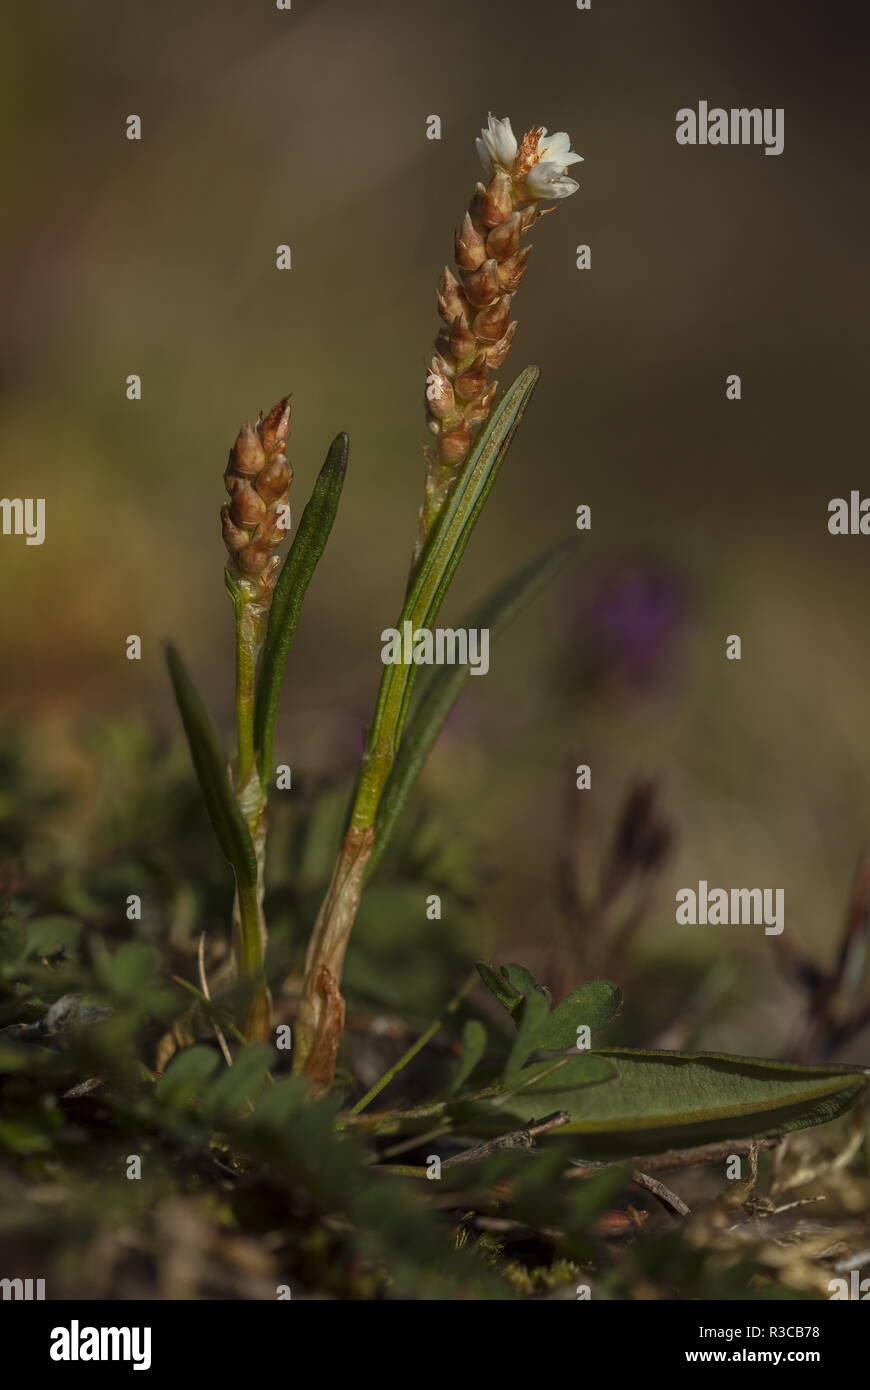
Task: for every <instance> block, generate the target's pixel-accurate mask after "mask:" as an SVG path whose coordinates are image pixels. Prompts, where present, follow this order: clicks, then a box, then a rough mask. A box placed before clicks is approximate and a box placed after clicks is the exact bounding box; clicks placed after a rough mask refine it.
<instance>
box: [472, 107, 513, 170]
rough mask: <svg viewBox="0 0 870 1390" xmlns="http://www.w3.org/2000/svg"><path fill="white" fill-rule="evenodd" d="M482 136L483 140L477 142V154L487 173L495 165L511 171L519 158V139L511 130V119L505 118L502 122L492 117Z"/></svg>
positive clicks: (481, 133)
mask: <svg viewBox="0 0 870 1390" xmlns="http://www.w3.org/2000/svg"><path fill="white" fill-rule="evenodd" d="M480 135H481V138H480V139H478V140H477V141H476V144H477V153H478V154H479V155H480V158H481V160H482V162H483V167H484V169H485V170H486V172H487V173H491V171H492V166H493V165H494V164H498V165H500V166H501V168H502V169H509V168H510V167H511V165H512V164H513V162H514V160H515V159H516V157H517V138H516V136H515V135H514V133H513V130H512V128H511V123H510V117H508V116H504V117H502V119H501V120H500V119H499V118H498V117H497V116H492V115H490V116H489V118H488V120H487V123H486V128H485V129H484V130H482V131H481V132H480Z"/></svg>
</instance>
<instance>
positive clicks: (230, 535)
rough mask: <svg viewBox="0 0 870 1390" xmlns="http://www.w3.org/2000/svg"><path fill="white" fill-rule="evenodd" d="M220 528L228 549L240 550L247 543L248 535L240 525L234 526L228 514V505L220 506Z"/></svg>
mask: <svg viewBox="0 0 870 1390" xmlns="http://www.w3.org/2000/svg"><path fill="white" fill-rule="evenodd" d="M221 530H222V531H223V537H224V543H225V545H226V547H227V549H228V550H241V549H242V547H243V546H246V545H247V544H248V541H249V540H250V536H249V535H248V532H247V531H245V530H243V529H242V527H241V526H236V524H235V522H234V521H233V519H232V517H231V516H230V509H229V507H221Z"/></svg>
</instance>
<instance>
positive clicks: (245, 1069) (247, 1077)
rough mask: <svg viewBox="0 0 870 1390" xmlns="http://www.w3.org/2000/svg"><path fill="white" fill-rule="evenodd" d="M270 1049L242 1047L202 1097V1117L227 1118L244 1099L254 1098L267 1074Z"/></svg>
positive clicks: (218, 1119) (210, 1118)
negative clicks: (231, 1063) (231, 1062)
mask: <svg viewBox="0 0 870 1390" xmlns="http://www.w3.org/2000/svg"><path fill="white" fill-rule="evenodd" d="M272 1056H273V1054H272V1051H271V1049H270V1048H268V1047H245V1048H243V1049H242V1051H241V1052H239V1053H238V1055H237V1056H236V1060H235V1062H234V1063H233V1065H232V1066H231V1067H228V1068H227V1070H226V1071H224V1072H222V1073H221V1075H220V1076H219V1077H218V1079H217V1081H215V1082H214V1084H213V1085H212V1086H210V1087H209V1089H208V1091H207V1092H206V1094H205V1095H204V1096H203V1098H202V1114H203V1118H204V1119H205V1120H207V1121H208V1122H209V1123H212V1124H215V1123H218V1122H220V1121H221V1120H228V1119H230V1118H231V1117H232V1115H233V1114H234V1112H235V1111H237V1110H239V1109H240V1107H241V1106H242V1105H244V1104H245V1102H246V1101H253V1100H254V1099H255V1097H256V1096H257V1094H258V1092H259V1091H260V1089H261V1087H262V1085H263V1082H264V1081H265V1080H266V1078H267V1076H268V1074H269V1063H270V1062H271V1061H272Z"/></svg>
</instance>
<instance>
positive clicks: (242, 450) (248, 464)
mask: <svg viewBox="0 0 870 1390" xmlns="http://www.w3.org/2000/svg"><path fill="white" fill-rule="evenodd" d="M265 462H266V455H265V453H264V451H263V446H262V444H261V443H260V436H259V435H258V433H257V431H256V430H255V429H254V427H253V426H252V425H242V428H241V429H240V430H239V433H238V437H237V438H236V442H235V444H234V445H233V447H232V449H231V450H230V459H229V463H228V464H227V470H228V471H229V472H233V473H238V474H239V476H240V477H243V478H254V477H256V475H257V474H258V473H259V471H260V469H261V468H262V467H263V464H264V463H265Z"/></svg>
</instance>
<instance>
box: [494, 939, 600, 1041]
mask: <svg viewBox="0 0 870 1390" xmlns="http://www.w3.org/2000/svg"><path fill="white" fill-rule="evenodd" d="M476 966H477V972H478V974H479V975H480V978H481V980H482V981H483V983H484V984H485V985H486V987H487V989H488V990H489V991H490V993H492V994H494V995H495V997H496V999H497V1000H498V1002H499V1003H500V1004H501V1005H502V1007H503V1008H505V1009H507V1011H508V1013H509V1014H510V1016H511V1018H512V1019H513V1021H514V1023H515V1024H516V1025H517V1027H520V1026H521V1022H522V1019H523V1017H524V1013H525V1001H526V1000H527V999H528V998H530V997H531V996H532V995H537V996H539V997H540V996H543V997H544V998H545V999H546V1000H547V1001H548V1006H549V1007H551V1008H552V1002H551V1001H550V994H549V990H547V989H546V988H545V986H544V985H540V984H538V983H537V981H536V980H535V979H534V977H533V976H532V975H531V974H530V973H529V971H528V970H527V969H526V967H525V966H524V965H516V964H513V963H512V964H509V965H502V966H499V968H498V970H496V969H495V968H494V967H493V966H492V965H489V964H487V962H486V961H482V960H479V961H477V962H476ZM621 1004H622V994H621V991H620V990H619V989H618V988H617V986H616V985H614V984H612V983H611V981H610V980H589V981H588V982H587V983H586V984H585V985H581V986H580V987H579V989H575V990H572V991H571V993H570V994H569V995H568V996H567V997H566V998H565V999H563V1000H562V1002H561V1003H560V1004H557V1005H556V1006H555V1008H552V1012H551V1013H550V1017H549V1021H548V1023H547V1024H546V1026H545V1027H544V1028H543V1030H542V1032H541V1035H540V1040H539V1041H538V1042H537V1043H536V1044H535V1046H536V1047H539V1048H541V1049H543V1050H544V1051H545V1052H560V1051H563V1050H564V1049H565V1048H568V1047H576V1045H577V1029H578V1027H579V1026H580V1025H581V1024H586V1025H587V1027H588V1028H589V1029H590V1031H591V1032H592V1033H593V1034H594V1033H597V1032H598V1031H599V1030H600V1029H601V1028H604V1027H605V1025H606V1024H608V1023H609V1022H610V1020H611V1019H612V1018H613V1017H614V1016H615V1015H616V1013H617V1012H618V1011H619V1008H620V1006H621Z"/></svg>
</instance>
